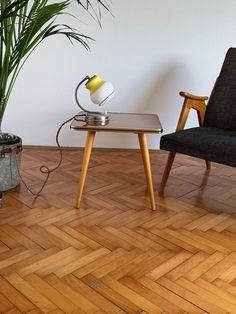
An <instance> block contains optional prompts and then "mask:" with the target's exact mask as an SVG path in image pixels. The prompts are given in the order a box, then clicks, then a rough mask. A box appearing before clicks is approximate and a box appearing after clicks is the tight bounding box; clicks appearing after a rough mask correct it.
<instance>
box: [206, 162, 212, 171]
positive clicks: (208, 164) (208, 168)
mask: <svg viewBox="0 0 236 314" xmlns="http://www.w3.org/2000/svg"><path fill="white" fill-rule="evenodd" d="M206 168H207V170H211V162H210V161H208V160H206Z"/></svg>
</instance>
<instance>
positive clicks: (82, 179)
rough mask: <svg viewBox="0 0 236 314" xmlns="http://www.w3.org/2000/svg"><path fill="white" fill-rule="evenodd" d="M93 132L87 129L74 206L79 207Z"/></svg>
mask: <svg viewBox="0 0 236 314" xmlns="http://www.w3.org/2000/svg"><path fill="white" fill-rule="evenodd" d="M95 134H96V132H94V131H88V135H87V141H86V146H85V150H84V157H83V164H82V169H81V174H80V181H79V188H78V193H77V201H76V208H79V206H80V201H81V197H82V193H83V189H84V182H85V179H86V175H87V170H88V165H89V159H90V156H91V152H92V148H93V142H94V138H95Z"/></svg>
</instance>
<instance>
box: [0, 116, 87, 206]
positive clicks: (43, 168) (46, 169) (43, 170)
mask: <svg viewBox="0 0 236 314" xmlns="http://www.w3.org/2000/svg"><path fill="white" fill-rule="evenodd" d="M84 116H85V114H84V113H83V112H81V113H79V114H76V115H75V116H73V117H71V118H69V119H67V120H66V121H64V122H63V123H62V124H61V125H60V127H59V128H58V130H57V133H56V144H57V147H58V151H59V155H60V156H59V161H58V163H57V165H56V166H55V167H53V168H49V167H48V166H47V165H42V166H41V167H40V168H39V170H40V172H41V173H43V174H46V178H45V179H44V181H43V184H42V186H41V188H40V189H39V191H37V192H34V191H33V190H32V189H31V188H30V187H29V186H28V184H27V183H26V182H25V180H24V179H23V177H22V175H21V173H20V167H19V164H18V160H17V156H16V154H17V151H16V150H14V149H12V148H10V147H9V146H8V151H9V152H10V153H11V154H13V155H14V157H15V161H16V166H17V171H18V174H19V177H20V180H21V182H22V183H23V185H24V186H25V187H26V189H27V190H28V191H29V192H30V193H31V194H32V195H33V196H34V198H37V197H38V196H39V195H40V194H41V193H42V191H43V189H44V187H45V186H46V184H47V182H48V179H49V177H50V175H51V174H52V173H53V172H54V171H55V170H57V169H58V168H59V167H60V166H61V163H62V158H63V155H62V148H61V145H60V142H59V135H60V132H61V129H62V128H63V127H64V125H66V124H67V123H69V122H70V121H72V120H74V119H75V120H77V121H84V119H82V117H84ZM6 146H7V145H6ZM11 171H12V170H11ZM11 175H12V173H11ZM2 198H3V193H2V192H1V191H0V207H1V203H2Z"/></svg>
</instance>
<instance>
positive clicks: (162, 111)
mask: <svg viewBox="0 0 236 314" xmlns="http://www.w3.org/2000/svg"><path fill="white" fill-rule="evenodd" d="M152 73H153V70H152ZM157 73H158V76H156V78H155V76H153V75H150V73H147V74H146V77H152V76H153V78H152V80H151V81H150V82H149V83H148V84H147V85H148V86H149V87H148V88H147V89H146V90H145V93H143V95H140V101H139V103H136V108H137V112H146V113H156V114H158V115H159V118H160V120H161V123H162V126H163V129H164V133H169V132H173V131H174V130H175V128H176V125H177V121H178V118H179V114H180V110H181V108H182V103H183V98H182V97H180V96H179V92H180V91H181V90H185V91H189V90H191V89H192V88H191V85H192V87H193V83H192V84H191V81H192V80H193V79H192V76H191V74H190V73H189V71H188V70H187V67H186V66H184V65H183V64H176V63H175V64H169V65H168V66H166V67H164V68H163V70H162V72H161V73H160V72H159V71H158V70H157Z"/></svg>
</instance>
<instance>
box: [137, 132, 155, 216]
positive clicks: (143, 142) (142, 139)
mask: <svg viewBox="0 0 236 314" xmlns="http://www.w3.org/2000/svg"><path fill="white" fill-rule="evenodd" d="M138 138H139V145H140V150H141V153H142V158H143V165H144V170H145V175H146V180H147V187H148V193H149V197H150V202H151V208H152V210H155V209H156V204H155V198H154V192H153V184H152V172H151V164H150V157H149V150H148V145H147V138H146V135H145V133H139V134H138Z"/></svg>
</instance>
